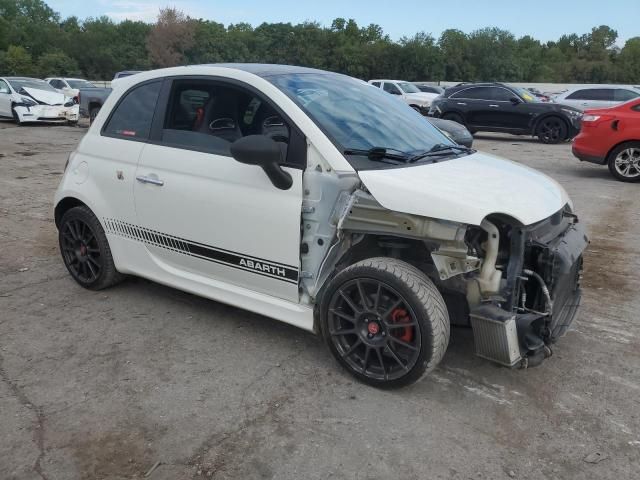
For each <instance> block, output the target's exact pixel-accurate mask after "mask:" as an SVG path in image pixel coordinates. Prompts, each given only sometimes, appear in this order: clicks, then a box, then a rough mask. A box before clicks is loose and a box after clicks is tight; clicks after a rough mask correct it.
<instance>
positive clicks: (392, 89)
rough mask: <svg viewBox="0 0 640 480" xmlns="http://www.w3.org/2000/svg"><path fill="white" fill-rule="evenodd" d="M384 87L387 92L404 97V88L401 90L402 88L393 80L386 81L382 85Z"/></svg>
mask: <svg viewBox="0 0 640 480" xmlns="http://www.w3.org/2000/svg"><path fill="white" fill-rule="evenodd" d="M382 89H383V90H384V91H385V92H387V93H390V94H391V95H394V96H396V97H398V98H400V99H402V98H403V95H402V90H400V88H399V87H398V86H397V85H396V84H394V83H392V82H384V84H383V85H382Z"/></svg>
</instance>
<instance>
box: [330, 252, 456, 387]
mask: <svg viewBox="0 0 640 480" xmlns="http://www.w3.org/2000/svg"><path fill="white" fill-rule="evenodd" d="M320 314H321V317H320V318H321V322H322V324H321V327H322V334H323V337H324V339H325V341H326V343H327V345H328V346H329V350H330V351H331V353H332V354H333V356H334V357H335V358H336V359H337V360H338V362H339V363H340V364H341V365H342V366H343V367H344V368H346V369H347V370H348V371H349V373H351V374H352V375H353V376H355V377H356V378H357V379H359V380H361V381H363V382H364V383H367V384H369V385H372V386H375V387H380V388H398V387H402V386H405V385H409V384H411V383H413V382H415V381H417V380H418V379H419V378H420V377H422V376H423V375H424V374H425V373H426V372H428V371H430V370H432V369H433V368H435V367H436V365H438V363H439V362H440V360H442V357H443V356H444V353H445V351H446V349H447V345H448V343H449V328H450V326H449V315H448V312H447V308H446V305H445V303H444V300H443V298H442V296H441V295H440V292H438V290H437V289H436V287H435V285H434V284H433V282H432V281H431V280H430V279H429V278H428V277H427V276H426V275H425V274H424V273H423V272H421V271H420V270H418V269H417V268H415V267H414V266H412V265H410V264H408V263H406V262H403V261H401V260H396V259H393V258H384V257H380V258H372V259H368V260H363V261H361V262H358V263H356V264H354V265H351V266H349V267H347V268H345V269H344V270H342V271H341V272H339V273H338V274H337V275H336V276H335V277H334V278H333V279H332V280H331V281H330V283H329V284H328V286H327V288H326V290H325V292H324V293H323V295H322V298H321V301H320Z"/></svg>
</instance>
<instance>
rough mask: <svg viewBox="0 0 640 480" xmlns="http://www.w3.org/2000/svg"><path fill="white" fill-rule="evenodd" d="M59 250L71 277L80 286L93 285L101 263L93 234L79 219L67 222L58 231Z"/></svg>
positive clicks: (98, 248) (100, 269) (101, 266)
mask: <svg viewBox="0 0 640 480" xmlns="http://www.w3.org/2000/svg"><path fill="white" fill-rule="evenodd" d="M60 249H61V251H62V257H63V259H64V263H65V265H66V266H67V268H68V269H69V271H70V272H71V275H73V277H74V278H75V279H76V280H77V281H78V282H80V283H81V284H91V283H94V282H95V281H96V280H97V279H98V278H99V277H100V274H101V273H102V268H103V265H102V263H103V261H102V255H101V254H100V247H99V245H98V239H97V238H96V234H95V232H94V231H93V230H92V229H91V227H90V226H89V225H87V223H85V222H83V221H82V220H80V219H73V220H69V221H67V222H66V223H65V224H64V225H62V228H61V229H60Z"/></svg>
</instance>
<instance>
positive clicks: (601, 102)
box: [553, 85, 640, 110]
mask: <svg viewBox="0 0 640 480" xmlns="http://www.w3.org/2000/svg"><path fill="white" fill-rule="evenodd" d="M638 97H640V89H638V88H636V87H626V86H623V85H611V86H607V85H598V86H595V87H580V88H573V89H571V90H567V91H566V92H562V93H561V94H559V95H557V96H556V97H555V98H554V99H553V100H554V101H555V102H556V103H561V104H563V105H569V106H570V107H574V108H579V109H580V110H585V109H587V108H607V107H613V106H615V105H619V104H621V103H624V102H628V101H629V100H633V99H635V98H638Z"/></svg>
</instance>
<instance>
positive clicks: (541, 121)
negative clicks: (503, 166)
mask: <svg viewBox="0 0 640 480" xmlns="http://www.w3.org/2000/svg"><path fill="white" fill-rule="evenodd" d="M429 115H430V116H433V117H438V118H445V119H447V120H453V121H456V122H458V123H461V124H463V125H465V126H466V127H467V128H468V129H469V131H470V132H471V133H475V132H479V131H483V132H505V133H513V134H516V135H534V136H536V137H538V139H539V140H540V141H541V142H543V143H559V142H562V141H565V140H569V139H571V138H573V137H574V136H575V135H577V134H578V132H579V131H580V118H581V117H582V112H580V110H578V109H575V108H573V107H569V106H566V105H560V104H556V103H543V102H541V101H539V100H538V99H537V98H536V97H535V96H534V95H533V94H531V92H529V91H527V90H525V89H523V88H519V87H513V86H510V85H505V84H502V83H465V84H460V85H457V86H455V87H451V88H448V89H446V90H445V92H444V93H443V94H442V96H440V97H438V98H436V99H435V100H433V102H432V103H431V108H430V109H429Z"/></svg>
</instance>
